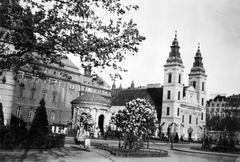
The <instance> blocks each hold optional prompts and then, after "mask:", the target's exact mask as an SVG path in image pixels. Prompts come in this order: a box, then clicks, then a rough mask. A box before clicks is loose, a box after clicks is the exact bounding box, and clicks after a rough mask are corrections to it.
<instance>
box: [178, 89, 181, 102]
mask: <svg viewBox="0 0 240 162" xmlns="http://www.w3.org/2000/svg"><path fill="white" fill-rule="evenodd" d="M180 99H181V92H180V91H178V100H180Z"/></svg>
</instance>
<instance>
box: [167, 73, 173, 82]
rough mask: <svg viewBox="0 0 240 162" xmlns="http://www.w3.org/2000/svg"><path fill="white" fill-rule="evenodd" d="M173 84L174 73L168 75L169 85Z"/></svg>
mask: <svg viewBox="0 0 240 162" xmlns="http://www.w3.org/2000/svg"><path fill="white" fill-rule="evenodd" d="M171 82H172V73H169V74H168V83H171Z"/></svg>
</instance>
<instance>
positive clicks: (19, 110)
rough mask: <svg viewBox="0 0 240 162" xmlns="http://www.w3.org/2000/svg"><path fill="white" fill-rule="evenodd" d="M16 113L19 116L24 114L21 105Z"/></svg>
mask: <svg viewBox="0 0 240 162" xmlns="http://www.w3.org/2000/svg"><path fill="white" fill-rule="evenodd" d="M16 115H17V117H18V118H20V117H21V116H22V107H21V106H18V108H17V114H16Z"/></svg>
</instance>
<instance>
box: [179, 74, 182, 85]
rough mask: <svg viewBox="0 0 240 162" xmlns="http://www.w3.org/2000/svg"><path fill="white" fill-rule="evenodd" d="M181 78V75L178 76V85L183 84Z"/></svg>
mask: <svg viewBox="0 0 240 162" xmlns="http://www.w3.org/2000/svg"><path fill="white" fill-rule="evenodd" d="M181 77H182V75H181V74H179V75H178V83H179V84H181Z"/></svg>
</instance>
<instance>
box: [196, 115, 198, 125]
mask: <svg viewBox="0 0 240 162" xmlns="http://www.w3.org/2000/svg"><path fill="white" fill-rule="evenodd" d="M196 125H198V117H196Z"/></svg>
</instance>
